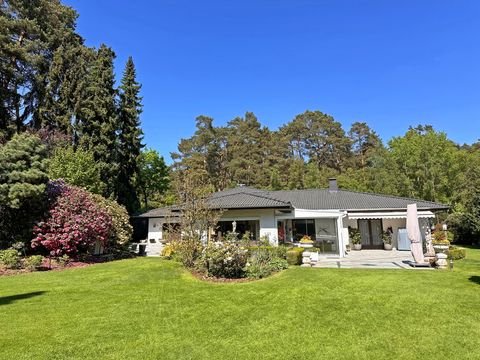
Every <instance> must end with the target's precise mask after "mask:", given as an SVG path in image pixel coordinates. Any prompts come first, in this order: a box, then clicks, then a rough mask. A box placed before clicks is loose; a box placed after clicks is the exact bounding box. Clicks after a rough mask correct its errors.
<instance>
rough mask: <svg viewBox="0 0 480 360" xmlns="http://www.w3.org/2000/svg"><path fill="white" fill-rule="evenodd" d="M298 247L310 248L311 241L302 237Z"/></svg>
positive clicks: (311, 245) (305, 236)
mask: <svg viewBox="0 0 480 360" xmlns="http://www.w3.org/2000/svg"><path fill="white" fill-rule="evenodd" d="M300 246H301V247H303V248H311V247H313V240H312V239H310V236H308V235H303V237H302V238H301V239H300Z"/></svg>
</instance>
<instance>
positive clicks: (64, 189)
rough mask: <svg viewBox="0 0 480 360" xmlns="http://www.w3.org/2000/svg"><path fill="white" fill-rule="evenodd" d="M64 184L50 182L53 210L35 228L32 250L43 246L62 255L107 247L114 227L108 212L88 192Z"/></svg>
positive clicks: (51, 206)
mask: <svg viewBox="0 0 480 360" xmlns="http://www.w3.org/2000/svg"><path fill="white" fill-rule="evenodd" d="M61 183H62V182H61V181H57V182H54V183H49V186H48V190H49V191H48V194H49V195H48V197H49V202H50V204H49V205H50V210H49V212H48V215H47V217H46V219H44V221H41V222H39V223H38V224H37V225H36V226H35V227H34V235H35V238H34V239H33V240H32V248H38V247H40V248H42V247H43V248H45V249H46V250H48V251H49V252H50V255H52V256H60V255H63V254H67V255H75V254H77V253H78V252H81V251H84V252H86V251H88V250H90V249H91V248H92V247H93V246H94V244H95V243H97V242H100V243H101V244H103V245H104V246H105V245H106V244H107V242H108V239H109V236H110V232H111V228H112V218H111V216H110V214H109V213H108V211H107V210H106V209H104V208H103V207H101V206H100V205H98V204H97V203H95V201H94V200H93V197H92V196H91V194H90V193H88V192H87V191H86V190H83V189H80V188H77V187H74V186H68V185H65V184H64V183H63V184H61ZM50 185H52V186H50Z"/></svg>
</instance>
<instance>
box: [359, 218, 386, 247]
mask: <svg viewBox="0 0 480 360" xmlns="http://www.w3.org/2000/svg"><path fill="white" fill-rule="evenodd" d="M358 229H359V230H360V235H361V236H362V248H364V249H383V240H382V229H383V226H382V220H380V219H362V220H358Z"/></svg>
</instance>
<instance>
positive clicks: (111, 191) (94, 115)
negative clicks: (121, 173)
mask: <svg viewBox="0 0 480 360" xmlns="http://www.w3.org/2000/svg"><path fill="white" fill-rule="evenodd" d="M114 58H115V53H114V52H113V50H112V49H110V48H109V47H107V46H105V45H101V46H100V48H99V49H98V51H97V54H96V56H95V59H94V61H93V62H92V65H91V67H90V69H89V72H88V78H87V81H86V83H87V85H86V88H85V99H84V101H83V103H82V105H81V109H80V111H79V116H80V133H81V137H82V138H81V142H80V143H81V145H82V146H84V147H85V148H86V149H88V150H90V151H91V152H92V153H93V156H94V158H95V161H96V162H97V165H98V167H99V169H100V177H101V179H102V181H103V182H104V184H105V191H104V194H103V195H104V196H105V197H113V196H114V195H115V189H116V179H117V175H116V174H117V171H118V166H117V159H116V153H115V148H116V137H117V128H118V124H117V121H118V118H117V107H116V94H117V92H116V90H115V88H114V85H115V76H114V72H113V60H114Z"/></svg>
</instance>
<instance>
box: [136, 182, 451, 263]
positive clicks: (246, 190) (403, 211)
mask: <svg viewBox="0 0 480 360" xmlns="http://www.w3.org/2000/svg"><path fill="white" fill-rule="evenodd" d="M209 203H210V205H211V206H212V208H215V209H222V210H224V212H223V214H222V218H221V219H220V221H219V223H218V227H217V229H216V230H215V235H216V236H217V237H220V238H221V237H222V236H223V235H224V234H225V233H227V232H229V231H233V226H234V225H233V224H235V232H237V233H239V234H240V235H243V234H245V233H247V232H248V233H249V234H250V236H251V239H252V240H259V239H262V238H263V239H268V240H269V241H270V243H271V244H272V245H279V244H296V243H298V242H299V240H300V239H301V238H302V237H304V236H308V237H310V238H311V239H312V240H313V241H314V243H315V244H314V246H315V247H316V248H318V249H319V252H320V254H321V255H322V254H329V255H336V256H338V257H343V256H345V254H346V249H347V245H348V244H349V236H348V233H349V232H348V229H349V227H350V228H356V229H359V231H360V234H361V238H362V249H365V250H368V249H380V248H383V240H382V234H383V232H384V231H386V230H387V229H389V230H391V231H392V233H393V241H392V244H393V247H394V248H398V249H402V246H403V245H402V239H403V237H402V236H403V235H402V234H403V233H404V232H405V228H406V218H407V205H408V204H411V203H416V204H417V207H418V218H419V222H420V225H421V227H423V228H425V227H428V226H429V221H428V219H429V218H433V217H435V214H434V212H435V211H441V210H445V209H448V206H446V205H443V204H439V203H434V202H428V201H421V200H416V199H409V198H402V197H395V196H387V195H379V194H372V193H363V192H355V191H346V190H340V189H338V186H337V183H336V180H335V179H330V186H329V188H328V189H312V190H281V191H267V190H259V189H254V188H250V187H245V186H240V187H236V188H233V189H228V190H224V191H221V192H217V193H214V194H212V196H211V198H210V200H209ZM179 216H181V211H180V210H179V208H175V207H169V208H161V209H154V210H151V211H148V212H146V213H144V214H142V215H140V217H146V218H148V238H147V240H148V241H150V240H155V241H159V242H161V241H162V240H163V239H164V238H165V236H164V235H165V231H167V229H168V228H169V227H171V226H176V225H175V224H177V225H178V218H179ZM422 233H424V231H422Z"/></svg>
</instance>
